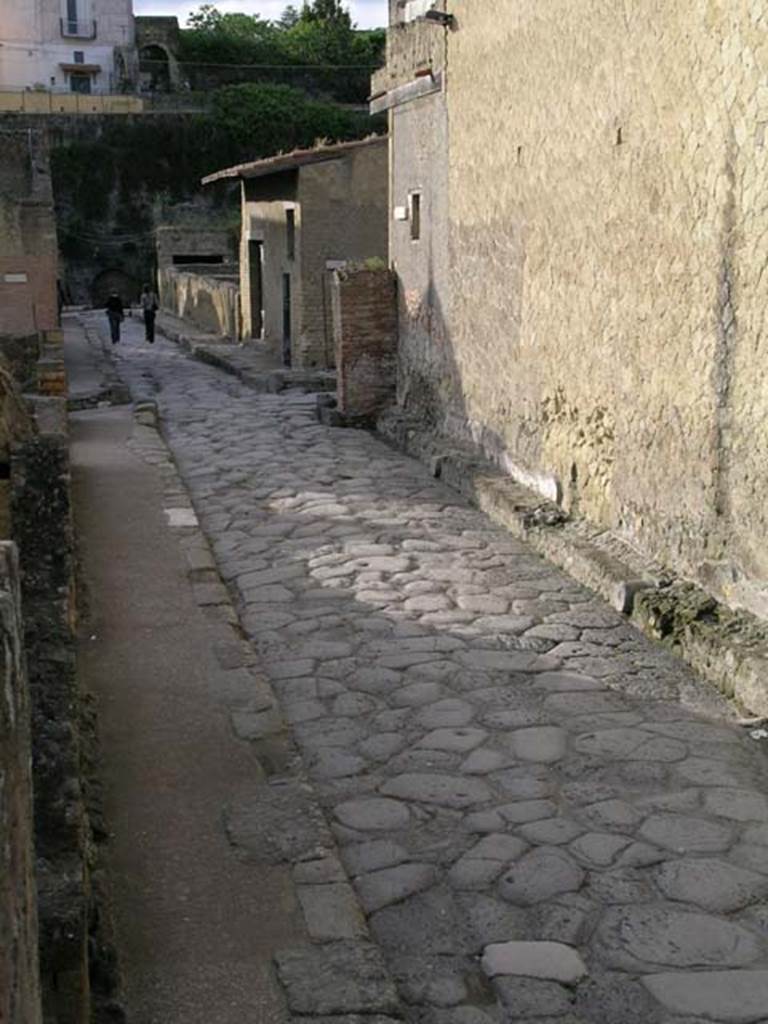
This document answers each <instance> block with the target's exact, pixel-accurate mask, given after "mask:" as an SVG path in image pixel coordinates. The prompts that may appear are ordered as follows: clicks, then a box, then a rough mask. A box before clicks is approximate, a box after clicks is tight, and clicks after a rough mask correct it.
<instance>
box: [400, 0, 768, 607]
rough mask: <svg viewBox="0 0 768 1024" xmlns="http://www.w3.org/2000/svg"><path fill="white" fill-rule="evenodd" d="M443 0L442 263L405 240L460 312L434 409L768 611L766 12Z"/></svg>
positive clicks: (435, 303) (671, 4)
mask: <svg viewBox="0 0 768 1024" xmlns="http://www.w3.org/2000/svg"><path fill="white" fill-rule="evenodd" d="M450 10H451V12H452V13H453V14H454V15H455V19H456V27H455V30H454V31H446V32H445V41H446V46H447V57H446V64H447V86H446V92H445V102H446V108H447V122H448V126H449V128H448V132H449V134H448V141H447V148H446V153H447V168H448V172H447V173H448V180H447V188H446V196H447V198H446V200H445V202H446V211H447V212H446V217H445V221H444V223H443V224H442V225H440V226H439V227H438V226H435V227H433V231H438V232H439V231H444V232H445V236H446V251H447V253H448V259H449V263H450V265H449V270H448V274H447V276H446V278H444V279H443V278H440V277H439V276H436V275H433V276H432V278H431V279H430V280H429V281H427V282H425V281H424V280H423V265H422V266H421V267H420V269H418V270H417V269H415V268H413V269H408V264H407V260H404V258H403V251H404V247H405V239H402V236H401V241H400V242H398V241H397V240H395V241H393V247H392V256H393V259H394V260H395V261H396V263H398V264H400V267H401V270H400V274H401V282H400V283H401V288H402V290H403V293H404V294H408V293H409V292H414V291H416V290H421V293H422V294H421V299H420V302H421V303H422V304H424V303H426V304H427V305H428V306H430V307H432V308H433V309H436V310H439V311H440V315H441V317H442V319H443V322H444V325H445V330H444V335H443V338H442V340H441V341H440V345H441V349H440V358H439V360H438V365H439V366H440V367H441V368H442V369H441V379H442V380H443V381H444V382H447V385H446V386H444V387H443V388H442V389H436V391H437V393H436V396H435V400H436V404H437V408H436V419H437V420H438V423H439V426H440V427H441V428H442V429H443V430H445V431H446V432H448V433H451V434H454V435H463V436H467V437H472V438H474V439H475V440H476V441H477V442H478V443H480V444H481V445H482V446H483V447H484V448H485V450H486V451H487V452H489V454H492V455H493V456H494V457H495V458H496V459H497V460H498V461H500V462H501V463H502V464H504V465H506V466H507V467H508V468H509V469H510V471H513V472H515V473H516V474H517V475H520V476H522V477H523V478H524V479H527V480H528V481H529V482H532V483H534V485H536V486H539V488H540V489H541V490H542V491H544V492H545V493H548V494H550V495H552V494H557V495H558V496H559V497H560V500H561V501H562V502H563V504H564V505H565V506H566V508H568V509H569V510H573V511H576V512H578V513H580V514H583V515H585V516H587V517H588V518H590V519H592V520H593V521H595V522H597V523H599V524H601V525H604V526H605V527H608V528H611V529H614V530H617V531H618V532H620V533H621V534H623V535H624V536H625V537H627V538H629V539H630V540H631V541H632V542H633V543H636V544H637V545H638V546H640V547H641V548H643V549H645V550H647V551H649V552H652V553H653V554H654V555H656V556H657V557H659V558H661V559H662V560H663V561H665V562H667V563H668V564H670V565H671V566H673V567H674V568H675V569H677V570H678V571H680V572H682V573H684V574H686V575H689V576H691V577H693V578H696V579H698V580H700V581H703V582H705V583H706V584H707V585H708V586H709V587H710V588H711V589H712V590H713V591H715V592H716V593H717V594H718V595H719V596H721V597H724V598H725V599H726V600H728V601H730V602H731V603H734V604H741V605H744V606H747V607H750V608H752V609H753V610H755V611H757V612H759V613H761V614H766V613H768V593H767V591H766V588H765V581H766V580H768V549H767V548H766V546H765V543H764V539H765V536H766V533H767V532H768V521H767V520H768V513H767V512H766V504H765V501H764V500H763V496H764V493H765V490H766V483H767V482H768V441H766V438H767V437H768V432H767V431H766V427H768V387H767V386H766V385H768V380H767V379H766V377H767V376H768V360H767V359H766V355H767V353H766V343H767V334H766V330H767V327H768V325H767V324H766V317H767V316H768V304H767V303H766V283H768V277H766V266H767V265H768V244H767V242H768V206H766V203H765V199H764V195H765V181H766V168H767V163H768V81H767V79H768V8H766V6H765V5H764V4H763V3H757V2H754V0H727V2H726V0H623V2H617V3H614V4H608V5H606V4H603V3H598V2H597V0H548V2H547V3H546V4H542V3H541V2H540V0H515V3H510V2H509V0H472V2H470V0H453V2H452V3H451V4H450ZM405 31H407V29H406V30H405ZM433 31H440V32H442V31H443V30H439V29H436V28H433ZM419 102H424V101H419ZM433 106H434V105H433ZM435 109H436V108H435ZM401 116H404V115H400V114H399V113H398V112H396V113H395V115H393V121H394V124H395V143H394V147H395V151H396V153H397V154H400V155H397V156H395V158H394V164H395V167H397V161H398V159H400V160H401V161H402V166H403V171H402V173H401V174H400V177H399V179H398V180H397V181H396V183H395V189H396V190H400V193H402V191H403V190H404V189H407V188H408V187H414V186H412V185H409V182H408V177H409V173H410V172H409V158H408V155H407V150H403V149H401V147H402V146H403V145H407V142H403V136H402V135H401V136H400V138H398V135H397V123H398V117H401ZM407 116H408V117H410V118H411V120H415V119H416V117H417V115H416V114H415V113H413V114H408V115H407ZM405 138H406V139H407V138H408V136H407V135H406V136H405ZM403 154H404V155H403ZM411 166H412V168H413V175H414V176H416V173H417V171H416V168H418V166H419V165H418V161H417V160H416V159H414V160H413V161H411ZM419 173H423V172H419ZM441 174H442V172H441V170H440V168H439V167H435V168H434V176H433V178H432V179H431V180H430V182H429V183H428V186H427V187H429V188H432V189H434V190H435V191H438V190H439V189H441V188H443V184H442V180H441ZM402 201H403V198H402V194H395V195H394V196H393V202H394V203H401V202H402ZM420 275H421V276H420ZM430 289H431V292H430ZM412 301H413V304H414V306H415V305H417V298H416V296H415V295H414V296H413V299H412ZM428 315H431V314H428ZM401 344H403V345H404V348H405V351H404V352H403V365H404V366H405V367H406V371H405V372H406V374H407V366H408V365H409V364H410V365H418V364H419V362H420V361H423V360H424V358H425V357H426V355H427V348H426V345H427V342H423V341H421V342H420V341H419V340H418V337H417V335H416V333H415V332H410V333H406V335H405V337H401ZM429 344H432V345H433V346H435V345H436V344H437V340H436V337H435V335H434V332H433V334H432V335H431V336H430V338H429ZM409 346H410V350H409ZM427 361H428V360H427ZM451 382H452V383H451ZM407 389H408V381H407V380H405V381H403V382H402V385H401V393H403V394H405V395H406V397H407Z"/></svg>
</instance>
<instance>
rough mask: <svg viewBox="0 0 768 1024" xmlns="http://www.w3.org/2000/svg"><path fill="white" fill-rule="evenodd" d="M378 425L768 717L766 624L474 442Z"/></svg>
mask: <svg viewBox="0 0 768 1024" xmlns="http://www.w3.org/2000/svg"><path fill="white" fill-rule="evenodd" d="M377 426H378V430H379V434H380V436H381V437H382V438H383V439H384V440H385V441H388V442H389V443H390V444H393V445H394V446H395V447H396V448H398V449H400V450H401V451H404V452H406V453H407V454H408V455H411V456H413V457H414V458H417V459H419V460H420V461H421V462H424V463H426V464H427V465H429V467H430V470H431V472H432V475H433V476H434V477H436V478H439V479H440V480H442V481H443V482H444V483H446V484H447V485H448V486H449V487H452V488H453V489H454V490H457V491H459V492H460V493H461V494H462V495H464V496H465V497H466V498H468V499H469V500H470V501H471V502H472V504H473V505H475V506H476V507H477V508H479V509H480V510H481V511H483V512H485V513H486V515H488V516H489V517H490V518H491V519H492V520H493V521H494V522H496V523H498V524H500V525H501V526H503V527H504V528H505V529H507V530H508V531H509V532H510V533H511V534H512V535H513V536H514V537H516V538H518V539H520V540H524V541H526V542H527V543H528V544H529V545H530V546H531V547H532V548H533V549H534V550H535V551H536V552H537V553H538V554H540V555H542V556H543V557H544V558H546V559H547V560H548V561H550V562H552V563H554V564H555V565H557V566H558V567H559V568H561V569H564V570H565V571H566V572H567V573H569V574H570V575H571V576H573V578H574V579H576V580H577V581H578V582H579V583H582V584H584V585H585V586H588V587H589V588H590V589H591V590H594V591H595V592H596V593H598V594H599V595H600V596H601V597H603V598H604V599H605V600H606V601H608V602H609V603H610V604H611V605H612V607H613V608H615V609H616V611H618V612H621V613H622V614H624V615H625V616H626V617H627V618H628V620H629V621H630V622H631V623H632V624H633V625H634V626H635V627H636V628H637V629H639V630H640V632H642V633H644V634H645V635H646V636H648V637H650V638H651V639H652V640H656V641H658V642H661V643H663V644H665V645H666V646H669V647H671V648H672V649H673V650H674V651H675V652H676V653H677V654H678V655H680V657H682V658H683V659H684V660H685V661H686V662H687V663H688V664H689V665H690V666H691V667H692V668H693V669H694V670H695V671H696V672H698V673H699V674H700V675H701V676H703V677H704V678H705V679H706V680H707V681H708V682H710V683H712V684H714V685H715V686H716V687H717V688H718V689H719V690H720V691H721V692H722V693H723V694H725V696H727V697H729V698H732V699H733V700H735V701H736V702H737V703H738V704H739V705H740V706H741V708H742V709H743V711H744V712H745V714H748V715H750V716H754V717H755V718H763V717H767V716H768V623H765V622H762V621H761V620H760V619H758V618H757V617H755V616H753V615H751V614H750V613H748V612H745V611H737V610H734V609H731V608H729V607H728V606H727V605H724V604H722V603H721V602H719V601H717V600H716V599H715V598H714V597H712V595H711V594H708V593H707V592H706V591H705V590H703V588H701V587H700V586H698V585H697V584H694V583H691V582H689V581H688V580H685V579H682V578H681V577H678V576H675V575H674V574H673V573H671V572H670V571H669V570H667V569H664V568H662V567H661V566H660V565H658V564H655V563H653V562H651V561H650V560H646V559H644V558H643V556H642V555H641V554H640V553H639V552H637V551H636V550H635V549H634V548H632V547H631V546H630V545H629V544H627V543H626V542H625V541H623V540H621V539H620V538H619V537H617V536H616V535H615V534H613V533H611V532H610V531H608V530H603V529H600V528H599V527H596V526H594V525H591V524H590V523H589V522H588V521H586V520H584V519H580V518H574V517H571V516H569V515H567V514H566V513H565V512H563V510H562V509H561V508H560V507H559V506H558V505H556V504H554V503H553V502H550V501H547V500H546V499H543V498H542V497H541V496H540V495H538V494H536V493H535V492H533V491H531V490H529V489H528V488H527V487H524V486H523V485H522V484H520V483H518V482H517V481H516V480H514V479H513V478H512V477H509V476H507V475H506V474H504V473H503V472H502V471H501V470H500V469H498V468H497V467H496V466H494V465H493V464H492V463H491V462H489V461H488V460H487V459H485V458H483V457H482V456H481V455H480V454H479V453H478V452H477V450H475V449H472V448H471V447H470V446H469V445H462V444H460V443H458V442H454V441H452V440H450V439H447V438H444V437H440V436H438V435H436V434H434V433H432V432H429V431H425V430H424V429H423V428H421V426H420V425H419V424H417V423H414V422H412V421H409V420H408V419H407V418H406V417H404V416H403V414H402V412H400V411H398V410H391V411H390V412H388V413H385V415H384V416H383V417H382V418H381V419H380V420H379V423H378V425H377ZM755 724H759V723H757V722H756V723H755Z"/></svg>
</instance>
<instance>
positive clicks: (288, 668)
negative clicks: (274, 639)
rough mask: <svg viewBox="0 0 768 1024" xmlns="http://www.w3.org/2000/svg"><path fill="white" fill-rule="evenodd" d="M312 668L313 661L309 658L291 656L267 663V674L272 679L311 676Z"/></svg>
mask: <svg viewBox="0 0 768 1024" xmlns="http://www.w3.org/2000/svg"><path fill="white" fill-rule="evenodd" d="M314 670H315V663H314V661H312V660H311V659H310V658H291V659H288V660H286V661H275V662H271V663H270V664H269V675H270V678H272V679H295V678H297V677H298V676H311V675H312V673H313V672H314Z"/></svg>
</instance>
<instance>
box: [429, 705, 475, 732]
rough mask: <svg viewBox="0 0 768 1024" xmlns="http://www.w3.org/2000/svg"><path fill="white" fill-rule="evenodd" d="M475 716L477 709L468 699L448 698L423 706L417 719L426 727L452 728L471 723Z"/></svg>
mask: <svg viewBox="0 0 768 1024" xmlns="http://www.w3.org/2000/svg"><path fill="white" fill-rule="evenodd" d="M474 716H475V709H474V708H473V707H472V705H471V704H470V703H469V702H468V701H465V700H459V699H457V698H447V699H446V700H438V701H436V702H435V703H433V704H430V705H429V706H428V707H425V708H423V709H422V710H421V711H420V712H419V713H418V715H417V717H416V721H417V722H418V724H419V725H422V726H423V727H424V728H425V729H440V728H445V729H450V728H459V727H460V726H464V725H469V723H470V722H471V721H472V719H473V718H474Z"/></svg>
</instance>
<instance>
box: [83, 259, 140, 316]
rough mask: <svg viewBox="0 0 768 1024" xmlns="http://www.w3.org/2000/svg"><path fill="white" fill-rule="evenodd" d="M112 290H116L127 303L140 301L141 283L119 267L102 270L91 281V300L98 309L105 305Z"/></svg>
mask: <svg viewBox="0 0 768 1024" xmlns="http://www.w3.org/2000/svg"><path fill="white" fill-rule="evenodd" d="M111 291H116V292H117V294H118V295H119V296H120V298H121V299H122V300H123V303H124V304H126V305H127V304H128V303H134V302H137V301H138V298H139V295H140V293H141V283H140V282H139V281H137V280H136V278H135V277H131V275H130V274H126V272H125V271H124V270H120V269H119V268H112V269H110V270H102V272H101V273H100V274H97V275H96V277H94V279H93V281H92V282H91V302H92V304H93V305H94V307H95V308H96V309H101V308H103V307H104V305H105V303H106V301H107V297H108V295H109V293H110V292H111Z"/></svg>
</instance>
